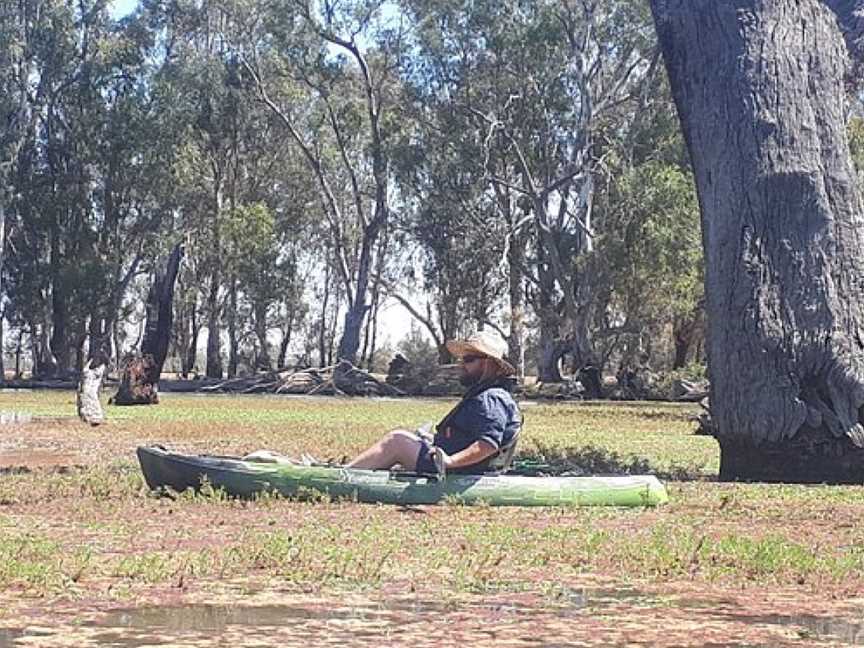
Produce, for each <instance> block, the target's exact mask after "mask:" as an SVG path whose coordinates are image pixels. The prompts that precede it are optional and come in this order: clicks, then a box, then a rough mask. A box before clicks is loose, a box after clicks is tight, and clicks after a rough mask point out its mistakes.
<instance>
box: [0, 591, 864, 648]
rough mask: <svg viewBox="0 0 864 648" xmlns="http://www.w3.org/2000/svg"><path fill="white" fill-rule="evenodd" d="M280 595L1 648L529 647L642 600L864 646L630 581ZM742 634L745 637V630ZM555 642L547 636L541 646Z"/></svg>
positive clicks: (830, 622)
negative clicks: (443, 636)
mask: <svg viewBox="0 0 864 648" xmlns="http://www.w3.org/2000/svg"><path fill="white" fill-rule="evenodd" d="M237 600H240V601H242V600H243V596H241V595H238V599H237ZM270 600H271V601H272V600H273V599H272V598H271V599H270ZM276 600H277V601H279V602H277V603H268V604H264V605H226V604H193V605H182V606H155V607H141V608H128V609H116V610H112V611H109V612H107V613H104V614H98V615H91V616H89V617H88V619H85V620H82V619H78V620H76V621H74V622H73V624H72V625H71V626H69V625H67V626H65V627H57V628H54V627H50V628H48V627H38V628H37V627H34V628H29V629H25V628H11V629H0V648H20V647H24V646H43V645H44V646H67V645H80V646H114V647H116V648H129V647H132V646H153V645H166V644H171V645H183V646H204V645H207V646H216V645H231V644H234V645H245V644H246V642H250V643H249V644H248V645H271V644H270V643H269V640H271V639H272V640H273V641H275V642H277V644H278V645H295V644H294V643H293V642H294V641H295V640H297V641H300V643H298V644H297V645H316V644H317V645H324V644H329V643H332V642H334V641H337V642H338V641H342V642H343V645H350V644H351V643H352V642H353V643H356V644H357V645H361V644H362V645H384V644H386V643H388V639H390V638H392V637H395V636H398V637H401V638H403V639H410V638H411V637H417V638H418V640H420V639H423V640H428V639H430V636H429V630H430V629H431V628H432V627H433V626H434V625H435V624H436V623H437V624H438V625H439V626H440V624H441V623H442V622H443V623H444V624H445V626H451V625H452V626H453V627H458V626H459V625H460V624H464V623H466V622H467V623H469V624H473V629H474V630H476V631H477V632H479V633H480V634H481V635H483V634H484V633H485V634H487V635H488V634H491V636H492V637H493V638H494V636H495V632H496V631H497V630H498V629H504V628H508V629H510V630H516V629H518V628H520V627H521V628H524V632H520V633H519V635H520V636H519V638H518V639H516V640H515V643H511V645H526V646H527V645H531V644H532V641H533V643H534V644H536V642H537V641H538V640H539V639H540V636H539V635H538V634H536V633H537V632H541V631H542V629H544V628H548V627H549V626H548V624H550V623H554V624H558V627H559V628H561V629H566V628H573V629H574V630H575V629H576V628H578V627H579V625H580V624H581V623H582V621H580V619H583V620H584V619H589V618H592V617H602V616H604V615H607V614H609V613H610V611H611V610H612V609H613V608H614V609H615V610H616V611H624V610H627V611H628V612H629V613H628V614H627V616H628V617H629V618H630V619H631V623H633V622H634V621H635V623H636V624H637V625H638V623H639V621H638V619H639V618H640V613H639V612H638V610H639V609H649V608H650V609H655V610H656V609H659V608H660V607H662V608H663V609H666V610H670V611H671V610H675V609H677V610H688V609H690V610H693V611H694V613H695V614H696V615H697V617H698V618H702V619H705V620H707V619H711V620H712V621H715V622H716V621H720V622H722V624H723V625H724V627H727V626H728V629H729V635H728V636H730V637H734V636H736V634H737V633H736V630H737V632H740V634H741V635H745V634H747V632H746V631H747V629H748V628H756V627H761V628H765V627H780V626H782V627H784V628H788V629H789V631H791V632H793V633H796V634H797V635H798V637H799V639H800V640H801V641H804V642H807V641H808V640H809V641H819V642H832V645H833V644H836V642H842V643H843V644H844V645H864V619H862V620H861V621H858V620H848V619H842V618H833V617H820V616H815V615H798V616H796V615H779V614H776V615H775V614H765V615H753V614H748V613H747V611H746V610H743V609H741V610H738V609H734V608H732V609H729V608H728V607H726V605H725V604H723V603H722V602H719V604H718V601H716V600H715V601H713V602H712V601H686V602H685V601H676V600H669V599H663V598H659V597H656V596H653V595H650V594H645V593H643V592H640V591H638V590H635V589H579V588H575V589H563V590H561V591H559V592H555V593H553V594H552V595H551V596H547V597H539V598H538V597H536V596H527V597H526V596H522V595H518V594H514V595H512V599H511V597H510V596H507V595H497V596H493V597H489V596H479V595H478V596H474V597H462V598H459V599H453V600H428V599H419V598H416V597H413V596H404V597H391V598H386V599H381V600H369V599H358V598H357V597H353V599H352V598H351V597H348V598H345V599H341V598H338V597H333V598H315V597H311V596H304V595H293V594H287V595H284V596H279V597H278V598H277V599H276ZM282 601H285V602H284V603H283V602H282ZM352 601H353V602H352ZM715 606H717V607H715ZM634 614H635V616H633V615H634ZM693 618H694V619H695V618H696V617H693ZM562 623H563V625H561V624H562ZM647 629H648V628H647V626H646V630H647ZM565 632H566V630H565ZM787 637H788V634H787ZM340 638H341V639H340ZM432 638H434V635H433V636H432ZM486 638H487V639H488V637H486ZM739 638H740V639H743V636H741V637H739ZM694 639H695V637H694ZM238 641H240V642H241V643H240V644H238V643H237V642H238ZM346 641H347V642H348V643H347V644H345V642H346ZM796 641H797V640H796ZM420 643H423V641H420ZM554 643H555V642H554V641H552V642H551V643H548V642H543V644H544V645H553V644H554ZM589 643H591V641H590V640H589ZM418 645H419V644H418ZM423 645H426V644H425V643H423ZM568 645H572V644H568ZM580 645H582V644H580ZM598 645H599V644H598ZM604 645H614V644H610V643H604ZM693 645H695V644H693ZM735 645H737V646H743V645H747V642H746V640H743V641H740V642H738V643H736V644H735ZM759 645H763V644H759Z"/></svg>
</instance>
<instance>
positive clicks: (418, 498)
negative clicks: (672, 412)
mask: <svg viewBox="0 0 864 648" xmlns="http://www.w3.org/2000/svg"><path fill="white" fill-rule="evenodd" d="M138 461H139V462H140V463H141V469H142V471H143V472H144V478H145V480H146V481H147V485H148V486H149V487H150V488H152V489H158V488H163V487H170V488H172V489H174V490H175V491H183V490H186V489H187V488H196V489H197V488H199V487H200V486H201V483H202V481H204V480H206V481H207V482H208V483H209V484H211V485H212V486H213V487H214V488H221V489H224V490H225V492H227V493H228V494H229V495H233V496H237V497H251V496H254V495H255V494H257V493H263V492H277V493H280V494H282V495H285V496H288V497H297V496H304V495H310V494H314V493H320V494H326V495H328V496H330V497H332V498H334V499H349V500H352V501H358V502H382V503H385V504H439V503H443V502H454V503H455V502H458V503H462V504H481V503H482V504H489V505H492V506H604V505H605V506H655V505H657V504H663V503H665V502H667V501H668V500H669V498H668V496H667V495H666V489H665V488H664V487H663V485H662V484H661V483H660V482H659V481H658V480H657V478H656V477H654V476H653V475H645V476H627V477H526V476H520V475H507V474H504V475H457V474H449V475H447V476H446V477H445V478H444V479H439V478H438V477H437V476H434V475H421V474H416V473H407V472H395V471H394V472H391V471H385V470H355V469H352V468H345V467H341V466H335V467H334V466H303V465H294V464H283V463H264V462H257V461H243V460H241V459H237V458H233V457H213V456H207V455H202V456H197V455H196V456H193V455H182V454H177V453H174V452H170V451H169V450H166V449H165V448H163V447H161V446H151V447H140V448H138Z"/></svg>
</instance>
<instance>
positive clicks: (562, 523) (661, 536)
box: [0, 392, 864, 596]
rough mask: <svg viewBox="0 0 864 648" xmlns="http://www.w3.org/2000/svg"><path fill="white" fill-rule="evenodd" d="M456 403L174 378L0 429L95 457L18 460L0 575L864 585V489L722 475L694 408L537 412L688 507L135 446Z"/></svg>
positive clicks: (129, 581) (0, 492) (544, 435)
mask: <svg viewBox="0 0 864 648" xmlns="http://www.w3.org/2000/svg"><path fill="white" fill-rule="evenodd" d="M453 402H454V401H452V400H450V401H444V400H441V401H374V400H362V399H354V400H349V399H296V398H283V399H280V398H261V397H237V396H208V397H197V396H180V395H172V394H169V395H166V396H165V397H164V399H163V402H162V403H161V404H160V405H158V406H151V407H131V408H117V407H109V408H108V424H107V425H105V426H102V427H98V428H91V427H89V426H85V425H83V424H79V423H72V424H62V423H59V422H47V423H44V424H42V423H34V424H31V425H26V426H19V427H15V428H12V427H9V428H8V429H5V428H0V448H14V449H15V452H17V453H19V454H20V453H21V452H25V451H26V449H27V448H28V447H29V448H31V449H35V450H37V451H40V452H47V451H51V452H57V453H59V454H70V453H72V454H74V455H75V456H76V457H77V459H76V460H75V463H76V464H79V465H78V467H65V468H62V469H58V468H51V467H46V468H38V467H37V468H33V469H31V470H30V471H20V472H15V473H10V472H5V473H4V472H0V590H3V589H9V588H11V589H12V590H14V591H19V590H20V591H22V592H24V593H29V594H34V593H35V594H41V595H53V594H59V593H62V594H63V595H64V596H76V595H78V594H82V593H83V592H84V591H88V592H90V591H91V590H92V587H91V586H92V585H93V584H94V583H101V584H103V585H104V583H110V587H109V588H108V589H110V591H111V592H112V596H116V595H117V592H128V594H129V595H130V596H133V595H134V593H135V592H136V591H138V590H137V589H136V588H141V587H145V588H146V587H152V586H154V585H165V584H169V585H173V586H178V587H179V586H180V584H182V583H188V582H190V581H196V582H199V583H207V582H218V581H221V580H223V579H234V578H245V579H248V578H252V579H253V580H254V579H255V578H258V579H260V580H261V582H267V583H271V582H272V581H273V580H274V579H275V581H276V582H277V583H281V585H278V586H279V587H284V586H292V587H293V586H303V587H322V586H337V587H352V588H357V587H359V588H377V587H379V586H381V585H382V584H387V583H406V582H407V583H418V584H425V585H427V586H432V587H434V588H438V590H439V591H440V592H442V593H446V592H453V591H492V590H495V591H499V590H506V591H519V590H525V589H533V590H535V591H549V592H554V591H558V590H559V589H560V584H561V583H566V582H571V581H575V580H578V579H579V578H581V577H582V576H584V575H586V574H593V575H601V576H602V578H604V579H606V580H608V581H609V582H622V581H630V580H634V579H636V580H638V579H642V580H647V581H650V582H663V581H675V580H682V579H683V580H694V579H695V580H699V581H702V582H704V583H706V584H707V583H718V582H719V583H736V584H740V585H743V586H745V587H746V586H754V587H758V586H761V585H763V584H765V583H769V584H773V585H776V586H790V585H791V586H797V585H799V584H801V583H808V584H812V583H817V584H822V585H825V586H849V587H852V586H854V584H856V583H858V582H859V581H860V574H861V573H862V572H864V531H862V530H861V529H860V525H859V524H858V520H859V519H860V517H861V515H862V513H864V488H861V487H851V486H847V487H840V486H834V487H826V486H790V485H758V484H752V485H751V484H721V483H718V482H715V481H712V479H713V478H714V477H715V476H716V472H717V465H718V450H717V445H716V442H714V441H713V440H712V439H709V438H705V437H699V436H694V435H693V434H692V431H693V429H694V427H695V425H694V424H693V423H692V422H691V421H690V420H689V418H688V417H689V416H690V415H691V414H692V413H693V411H694V409H693V408H692V407H689V406H681V405H671V404H657V403H644V404H622V403H574V404H570V403H555V404H538V405H531V406H527V407H526V408H525V414H526V428H525V431H524V437H523V442H522V456H523V458H527V459H530V460H531V461H532V462H533V463H534V464H535V465H539V464H543V465H544V466H546V467H547V468H548V467H551V468H552V469H554V470H555V471H559V472H560V471H562V470H568V469H576V468H579V469H582V470H584V471H586V472H609V471H625V472H627V471H629V472H644V471H651V472H659V473H660V474H661V475H665V476H666V478H667V479H669V481H668V483H667V486H668V489H669V493H670V499H671V503H670V505H668V506H664V507H661V508H658V509H646V510H642V509H608V508H601V509H545V510H544V509H539V510H536V509H496V508H492V507H464V506H459V505H444V506H440V507H435V508H429V509H424V510H422V511H420V512H411V511H405V510H402V509H399V508H397V507H389V506H369V505H356V504H351V503H346V502H330V501H327V500H324V501H318V502H297V501H288V500H285V499H282V498H279V497H274V496H263V497H260V498H258V499H257V500H253V501H239V500H233V499H230V498H226V497H225V496H224V493H221V492H219V491H213V490H212V489H206V488H205V489H204V491H203V492H202V493H200V494H193V493H186V494H182V495H180V496H178V497H176V498H174V499H168V498H158V497H154V496H153V495H152V494H150V493H149V492H148V491H147V489H146V486H145V485H144V483H143V480H142V478H141V475H140V472H139V470H138V467H137V463H136V462H135V459H134V448H135V447H136V445H138V444H142V443H152V442H162V443H166V444H169V445H174V446H176V447H180V448H187V449H192V450H194V451H202V452H226V453H239V452H246V451H250V450H255V449H260V448H269V449H273V450H277V451H281V452H286V453H299V452H312V453H313V454H316V455H317V456H320V457H341V456H343V455H351V454H354V453H355V452H357V451H359V450H360V449H362V448H363V447H364V446H365V445H367V444H368V443H370V442H372V441H374V440H375V439H376V438H377V437H378V436H380V434H382V433H383V432H384V431H386V430H388V429H391V428H393V427H397V426H399V425H402V426H405V427H413V426H416V425H419V424H420V423H422V422H423V421H427V420H436V419H438V418H440V417H441V416H443V414H445V413H446V412H447V411H448V410H449V408H450V407H452V405H453ZM0 410H15V411H27V412H31V413H34V414H40V415H44V416H65V415H70V414H72V413H74V397H70V395H69V394H67V393H62V392H41V393H40V392H29V393H28V392H24V393H14V392H4V393H0ZM2 453H3V450H0V457H2ZM25 453H26V452H25ZM679 478H683V479H679ZM88 588H89V589H88ZM106 591H107V590H106ZM91 593H92V592H91Z"/></svg>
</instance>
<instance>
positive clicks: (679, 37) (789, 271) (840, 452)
mask: <svg viewBox="0 0 864 648" xmlns="http://www.w3.org/2000/svg"><path fill="white" fill-rule="evenodd" d="M651 6H652V10H653V12H654V19H655V22H656V25H657V31H658V35H659V39H660V43H661V45H662V49H663V55H664V58H665V61H666V66H667V68H668V71H669V78H670V82H671V85H672V90H673V95H674V97H675V102H676V105H677V108H678V114H679V117H680V120H681V125H682V128H683V131H684V136H685V138H686V141H687V145H688V149H689V152H690V156H691V158H692V161H693V168H694V173H695V178H696V187H697V191H698V196H699V202H700V207H701V216H702V236H703V244H704V249H705V294H706V312H707V316H708V321H709V322H710V326H709V330H708V345H707V350H708V371H709V376H710V380H711V415H712V422H713V426H714V434H715V436H716V437H717V439H718V441H719V443H720V449H721V464H720V475H721V477H722V478H726V479H760V480H784V481H787V480H791V481H816V482H821V481H839V482H855V483H861V481H862V479H864V469H862V466H864V461H862V459H864V336H862V328H864V310H862V309H864V286H862V281H861V277H862V276H864V261H862V257H861V254H860V251H861V249H862V245H864V218H862V216H864V209H862V199H861V189H860V186H859V184H858V178H857V177H856V174H855V170H854V166H853V163H852V158H851V155H850V146H849V139H848V132H847V117H848V97H847V95H846V91H847V88H848V87H849V85H848V84H847V81H848V78H847V77H846V74H847V72H848V71H849V70H850V57H849V53H850V52H851V53H852V55H853V56H854V57H855V61H856V62H857V63H860V62H861V53H862V51H861V50H862V47H861V46H862V43H864V39H862V38H861V36H862V31H864V20H862V19H861V16H860V12H861V10H862V7H861V4H860V3H856V2H846V1H837V2H820V1H818V0H796V1H792V0H770V1H759V2H756V1H753V0H735V1H729V2H714V1H713V0H710V1H709V0H687V1H683V0H681V1H679V0H652V3H651ZM856 11H857V12H858V15H857V16H856ZM844 37H845V41H846V42H845V43H844Z"/></svg>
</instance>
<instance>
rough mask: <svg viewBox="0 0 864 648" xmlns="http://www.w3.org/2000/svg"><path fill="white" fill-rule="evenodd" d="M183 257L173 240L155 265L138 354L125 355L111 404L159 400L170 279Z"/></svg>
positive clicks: (170, 316) (170, 321)
mask: <svg viewBox="0 0 864 648" xmlns="http://www.w3.org/2000/svg"><path fill="white" fill-rule="evenodd" d="M182 258H183V246H182V245H181V244H177V245H176V246H175V247H174V249H173V250H172V252H171V255H170V256H169V257H168V260H167V262H166V263H165V265H164V267H163V268H158V269H157V271H156V276H155V278H154V280H153V285H152V286H151V287H150V292H149V293H148V294H147V306H146V310H147V324H146V328H145V332H144V340H143V342H142V343H141V353H140V355H136V356H132V357H130V358H128V359H127V360H126V362H125V364H124V366H123V369H122V373H121V377H120V386H119V388H118V389H117V394H115V396H114V398H113V399H112V402H113V403H114V404H115V405H152V404H156V403H158V402H159V376H160V374H161V373H162V365H163V364H164V363H165V356H167V355H168V345H169V343H170V341H171V327H172V324H173V320H174V312H173V301H174V283H175V280H176V279H177V272H178V271H179V269H180V261H181V259H182Z"/></svg>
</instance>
